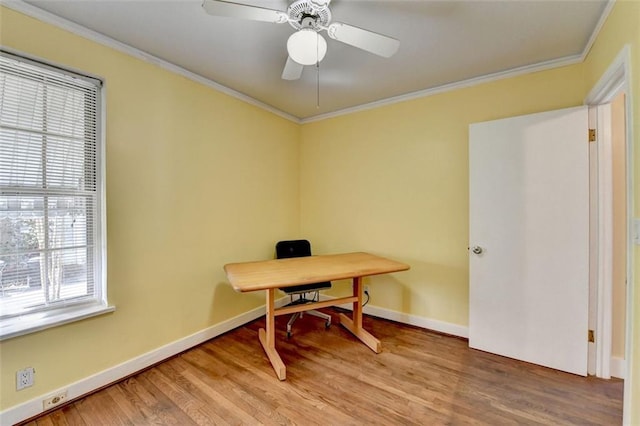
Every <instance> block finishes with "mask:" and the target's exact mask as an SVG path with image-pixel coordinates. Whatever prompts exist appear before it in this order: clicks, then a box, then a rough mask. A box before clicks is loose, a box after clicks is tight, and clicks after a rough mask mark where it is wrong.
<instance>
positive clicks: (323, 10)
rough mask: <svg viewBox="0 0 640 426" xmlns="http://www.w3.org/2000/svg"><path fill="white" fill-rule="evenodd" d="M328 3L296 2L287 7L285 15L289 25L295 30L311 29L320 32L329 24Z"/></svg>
mask: <svg viewBox="0 0 640 426" xmlns="http://www.w3.org/2000/svg"><path fill="white" fill-rule="evenodd" d="M328 4H329V2H328V1H326V0H325V1H323V0H296V1H294V2H293V3H291V4H290V5H289V8H288V9H287V14H288V15H289V24H290V25H291V26H292V27H293V28H295V29H296V30H301V29H303V28H311V29H313V30H315V31H320V30H321V29H322V27H326V26H327V25H329V22H331V11H330V10H329V6H328Z"/></svg>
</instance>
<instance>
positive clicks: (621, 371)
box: [610, 356, 627, 379]
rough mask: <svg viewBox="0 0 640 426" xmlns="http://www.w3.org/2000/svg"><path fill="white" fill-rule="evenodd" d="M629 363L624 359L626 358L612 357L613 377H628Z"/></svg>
mask: <svg viewBox="0 0 640 426" xmlns="http://www.w3.org/2000/svg"><path fill="white" fill-rule="evenodd" d="M626 365H627V363H626V362H625V361H624V358H618V357H615V356H612V357H611V370H610V373H611V377H617V378H619V379H626V376H627V371H626V370H627V369H626Z"/></svg>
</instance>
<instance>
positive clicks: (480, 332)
mask: <svg viewBox="0 0 640 426" xmlns="http://www.w3.org/2000/svg"><path fill="white" fill-rule="evenodd" d="M587 129H588V113H587V107H578V108H570V109H565V110H558V111H549V112H543V113H539V114H532V115H526V116H521V117H513V118H507V119H503V120H496V121H491V122H485V123H477V124H472V125H471V126H470V127H469V193H470V198H469V211H470V213H469V216H470V223H469V227H470V229H469V245H470V254H469V268H470V289H469V290H470V294H469V345H470V346H471V347H472V348H476V349H480V350H484V351H487V352H492V353H496V354H499V355H504V356H507V357H510V358H516V359H520V360H523V361H527V362H531V363H535V364H539V365H543V366H546V367H551V368H555V369H558V370H562V371H567V372H571V373H575V374H580V375H583V376H584V375H586V374H587V331H588V304H589V144H588V141H587Z"/></svg>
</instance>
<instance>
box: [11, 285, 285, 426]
mask: <svg viewBox="0 0 640 426" xmlns="http://www.w3.org/2000/svg"><path fill="white" fill-rule="evenodd" d="M288 301H289V298H287V297H283V298H280V299H278V300H276V306H282V305H284V304H286V303H287V302H288ZM264 313H265V307H264V305H263V306H260V307H258V308H255V309H252V310H251V311H249V312H245V313H244V314H241V315H238V316H236V317H233V318H231V319H228V320H226V321H223V322H221V323H220V324H216V325H214V326H211V327H209V328H205V329H204V330H202V331H199V332H197V333H194V334H192V335H190V336H187V337H184V338H182V339H179V340H176V341H174V342H171V343H169V344H167V345H164V346H161V347H159V348H157V349H154V350H152V351H150V352H147V353H145V354H143V355H140V356H138V357H136V358H133V359H130V360H129V361H125V362H123V363H122V364H119V365H116V366H114V367H111V368H109V369H107V370H104V371H101V372H99V373H96V374H94V375H92V376H89V377H86V378H84V379H82V380H79V381H77V382H75V383H70V384H68V385H67V386H63V387H61V388H59V389H56V390H54V391H51V392H48V393H46V394H44V395H41V396H39V397H36V398H34V399H32V400H30V401H27V402H24V403H22V404H19V405H16V406H13V407H11V408H8V409H6V410H4V411H2V412H0V425H13V424H16V423H18V422H21V421H24V420H27V419H29V418H31V417H34V416H37V415H38V414H41V413H42V412H43V411H44V410H43V409H42V400H43V399H46V398H49V397H51V396H53V395H55V394H58V393H60V392H64V391H65V390H66V391H67V396H68V400H73V399H76V398H80V397H82V396H84V395H87V394H89V393H91V392H93V391H95V390H96V389H100V388H102V387H104V386H107V385H109V384H111V383H115V382H117V381H119V380H121V379H123V378H125V377H127V376H130V375H132V374H134V373H136V372H138V371H140V370H143V369H145V368H147V367H149V366H151V365H153V364H156V363H158V362H160V361H162V360H165V359H167V358H170V357H172V356H174V355H176V354H179V353H180V352H183V351H185V350H187V349H189V348H192V347H194V346H197V345H199V344H200V343H203V342H206V341H207V340H209V339H212V338H214V337H216V336H219V335H221V334H224V333H226V332H227V331H230V330H233V329H234V328H236V327H240V326H242V325H244V324H246V323H248V322H250V321H253V320H255V319H257V318H260V317H261V316H262V315H264Z"/></svg>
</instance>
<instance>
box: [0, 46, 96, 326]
mask: <svg viewBox="0 0 640 426" xmlns="http://www.w3.org/2000/svg"><path fill="white" fill-rule="evenodd" d="M0 53H1V55H0V320H3V319H6V318H11V317H15V316H19V315H24V314H28V313H33V312H38V311H48V310H52V309H56V308H61V307H64V308H68V307H69V306H71V305H74V304H83V303H88V302H98V303H101V302H103V294H102V288H103V283H102V282H101V277H102V270H101V269H102V267H103V265H102V261H101V259H102V258H103V255H104V253H102V252H101V246H102V244H101V241H102V238H103V236H102V235H101V230H102V226H101V223H102V222H101V221H102V218H101V211H102V209H101V205H100V203H101V199H102V198H101V197H102V194H101V192H100V191H101V185H100V179H101V177H100V173H101V170H100V164H101V159H100V158H99V155H100V152H101V150H100V147H99V144H100V137H99V134H100V131H99V129H100V111H99V109H100V91H101V82H100V81H99V80H96V79H92V78H88V77H85V76H80V75H76V74H74V73H72V72H69V71H65V70H60V69H57V68H54V67H50V66H47V65H43V64H40V63H36V62H33V61H29V60H26V59H24V58H21V57H17V56H14V55H12V54H8V53H6V52H0Z"/></svg>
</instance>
